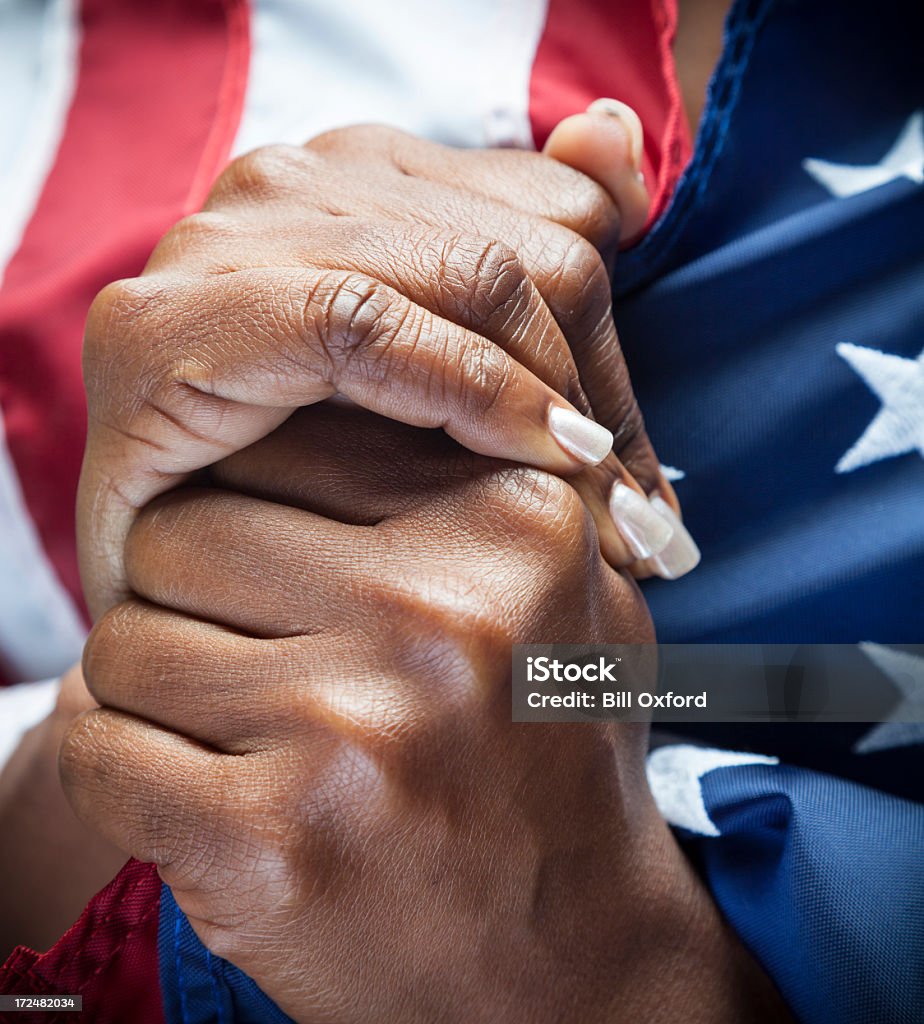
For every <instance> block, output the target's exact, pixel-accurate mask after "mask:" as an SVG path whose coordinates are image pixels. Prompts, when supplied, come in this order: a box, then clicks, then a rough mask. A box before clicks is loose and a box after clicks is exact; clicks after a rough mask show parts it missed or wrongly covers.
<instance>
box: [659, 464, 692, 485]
mask: <svg viewBox="0 0 924 1024" xmlns="http://www.w3.org/2000/svg"><path fill="white" fill-rule="evenodd" d="M661 472H662V473H663V474H664V479H665V480H669V481H670V482H671V483H672V484H673V483H676V482H677V481H678V480H682V479H683V478H684V477H685V476H686V475H687V474H686V473H684V471H683V470H682V469H677V468H676V467H675V466H661Z"/></svg>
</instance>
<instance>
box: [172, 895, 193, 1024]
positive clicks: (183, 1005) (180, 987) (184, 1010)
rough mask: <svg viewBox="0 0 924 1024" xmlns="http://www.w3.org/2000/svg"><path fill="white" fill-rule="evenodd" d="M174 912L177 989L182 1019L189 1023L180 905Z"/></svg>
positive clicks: (174, 952)
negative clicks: (182, 952) (181, 941)
mask: <svg viewBox="0 0 924 1024" xmlns="http://www.w3.org/2000/svg"><path fill="white" fill-rule="evenodd" d="M174 913H175V914H176V917H175V918H174V921H173V962H174V966H175V967H176V991H177V995H178V996H179V998H180V1020H181V1021H182V1022H183V1024H189V1012H188V1006H187V1002H186V987H185V985H184V984H183V958H182V956H181V955H180V930H181V929H182V927H183V915H182V914H181V913H180V908H179V907H176V909H175V911H174Z"/></svg>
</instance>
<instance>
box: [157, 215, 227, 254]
mask: <svg viewBox="0 0 924 1024" xmlns="http://www.w3.org/2000/svg"><path fill="white" fill-rule="evenodd" d="M237 234H238V230H237V224H236V222H235V220H234V219H233V218H232V217H230V216H229V215H228V214H226V213H222V212H220V211H218V210H200V211H199V212H198V213H193V214H190V215H189V216H188V217H184V218H183V219H182V220H179V221H177V223H176V224H174V225H173V227H172V228H170V230H169V231H168V232H167V233H166V234H165V235H164V237H163V238H162V239H161V240H160V242H159V243H158V245H157V247H156V249H155V250H154V253H153V254H152V257H151V263H149V266H150V265H152V264H154V263H163V262H166V261H167V260H169V261H171V263H173V262H175V261H176V260H177V259H179V258H181V257H187V258H188V257H189V256H190V255H197V254H200V253H202V252H203V251H205V252H214V253H215V255H216V256H218V255H220V253H221V251H222V250H223V249H224V247H225V246H226V245H227V244H228V242H230V241H232V240H234V239H235V238H236V237H237Z"/></svg>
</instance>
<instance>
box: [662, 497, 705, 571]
mask: <svg viewBox="0 0 924 1024" xmlns="http://www.w3.org/2000/svg"><path fill="white" fill-rule="evenodd" d="M651 507H652V508H653V509H654V510H655V511H656V512H657V513H658V514H659V515H661V516H663V518H664V519H666V520H667V522H668V523H670V525H671V526H672V527H673V528H674V535H673V537H671V539H670V541H669V543H668V545H667V547H666V548H664V550H663V551H661V552H659V553H658V554H657V555H655V556H654V558H652V559H651V563H650V564H651V568H652V569H653V570H654V571H655V572H656V573H657V574H658V576H661V577H663V578H664V579H666V580H676V579H679V578H680V577H681V576H685V575H686V574H687V573H688V572H690V571H691V570H693V569H695V568H696V567H697V566H698V565H699V560H700V557H701V555H700V553H699V548H698V547H697V546H696V541H695V540H693V538H692V537H691V536H690V532H689V530H687V528H686V527H685V526H684V525H683V523H682V522H681V521H680V517H679V516H678V515H677V513H676V512H675V511H674V510H673V509H672V508H671V507H670V505H668V503H667V502H666V501H665V500H664V499H663V498H662V497H661V496H660V495H658V494H656V495H655V496H654V497H653V498H652V499H651Z"/></svg>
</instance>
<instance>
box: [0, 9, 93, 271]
mask: <svg viewBox="0 0 924 1024" xmlns="http://www.w3.org/2000/svg"><path fill="white" fill-rule="evenodd" d="M79 39H80V27H79V20H78V16H77V0H47V2H44V3H43V2H41V0H4V2H2V3H0V96H2V97H3V104H2V114H0V140H2V143H0V147H2V148H0V195H2V197H3V201H2V204H0V283H2V281H3V275H4V273H5V271H6V267H7V264H8V263H9V261H10V259H11V258H12V256H13V254H14V253H15V251H16V250H17V249H18V248H19V244H20V242H21V241H22V236H23V233H24V232H25V230H26V225H27V224H28V223H29V220H30V218H31V217H32V213H33V211H34V210H35V206H36V203H37V202H38V198H39V196H40V195H41V192H42V188H43V186H44V184H45V180H46V178H47V177H48V173H49V171H50V170H51V167H52V164H53V163H54V158H55V154H56V153H57V151H58V146H59V144H60V142H61V137H62V135H63V133H64V125H65V123H66V121H67V112H68V110H69V108H70V104H71V99H72V97H73V94H74V86H75V83H76V79H77V59H78V49H79Z"/></svg>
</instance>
